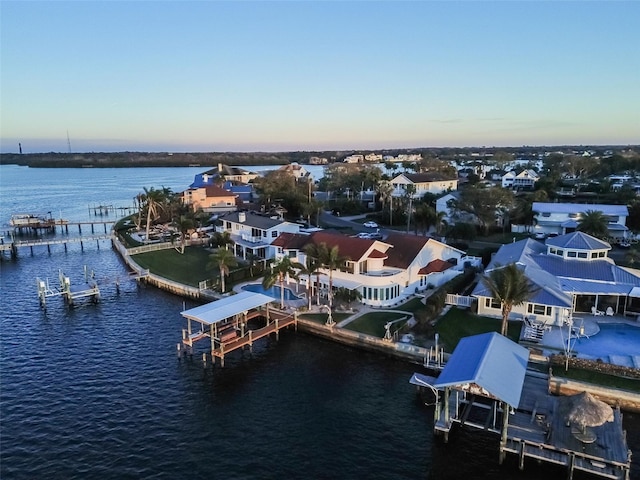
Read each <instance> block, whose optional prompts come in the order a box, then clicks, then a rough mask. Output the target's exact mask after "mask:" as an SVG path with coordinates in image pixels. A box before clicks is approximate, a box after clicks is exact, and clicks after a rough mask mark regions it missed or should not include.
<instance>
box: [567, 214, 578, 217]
mask: <svg viewBox="0 0 640 480" xmlns="http://www.w3.org/2000/svg"><path fill="white" fill-rule="evenodd" d="M569 218H578V214H577V213H570V214H569Z"/></svg>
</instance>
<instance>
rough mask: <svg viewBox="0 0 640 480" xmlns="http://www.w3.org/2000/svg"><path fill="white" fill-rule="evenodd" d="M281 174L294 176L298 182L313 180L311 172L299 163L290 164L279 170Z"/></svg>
mask: <svg viewBox="0 0 640 480" xmlns="http://www.w3.org/2000/svg"><path fill="white" fill-rule="evenodd" d="M278 171H279V172H285V173H288V174H290V175H292V176H293V177H294V178H295V179H296V180H312V177H311V174H310V173H309V171H308V170H307V169H306V168H304V167H303V166H302V165H299V164H297V163H290V164H288V165H283V166H282V167H280V168H278Z"/></svg>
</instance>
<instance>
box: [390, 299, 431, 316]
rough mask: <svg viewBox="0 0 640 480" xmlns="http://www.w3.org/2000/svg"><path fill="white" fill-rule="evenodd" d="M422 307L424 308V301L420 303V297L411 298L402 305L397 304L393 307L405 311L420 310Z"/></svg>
mask: <svg viewBox="0 0 640 480" xmlns="http://www.w3.org/2000/svg"><path fill="white" fill-rule="evenodd" d="M422 308H424V303H422V298H412V299H411V300H409V301H408V302H405V303H403V304H402V305H398V306H397V307H394V309H395V310H402V311H405V312H413V313H415V312H416V310H420V309H422Z"/></svg>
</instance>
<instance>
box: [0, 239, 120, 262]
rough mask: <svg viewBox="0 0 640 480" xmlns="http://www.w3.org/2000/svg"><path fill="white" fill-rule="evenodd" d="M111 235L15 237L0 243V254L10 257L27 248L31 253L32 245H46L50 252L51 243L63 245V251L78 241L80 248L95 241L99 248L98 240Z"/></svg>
mask: <svg viewBox="0 0 640 480" xmlns="http://www.w3.org/2000/svg"><path fill="white" fill-rule="evenodd" d="M111 238H112V235H111V234H110V233H105V234H98V235H85V236H79V237H65V238H33V239H28V240H15V238H14V239H13V240H12V241H11V242H8V243H2V244H0V254H3V253H4V252H9V253H10V254H11V256H12V257H14V258H15V257H17V255H18V249H20V248H29V249H30V250H31V254H33V247H41V246H44V247H47V251H48V252H49V253H51V246H52V245H63V246H64V250H65V252H66V251H67V245H68V244H70V243H80V248H82V249H83V250H84V244H85V242H92V241H95V242H96V244H97V245H98V248H100V240H111Z"/></svg>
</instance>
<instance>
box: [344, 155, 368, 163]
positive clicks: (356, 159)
mask: <svg viewBox="0 0 640 480" xmlns="http://www.w3.org/2000/svg"><path fill="white" fill-rule="evenodd" d="M343 161H344V163H362V162H364V155H349V156H347V157H345V158H344V160H343Z"/></svg>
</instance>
